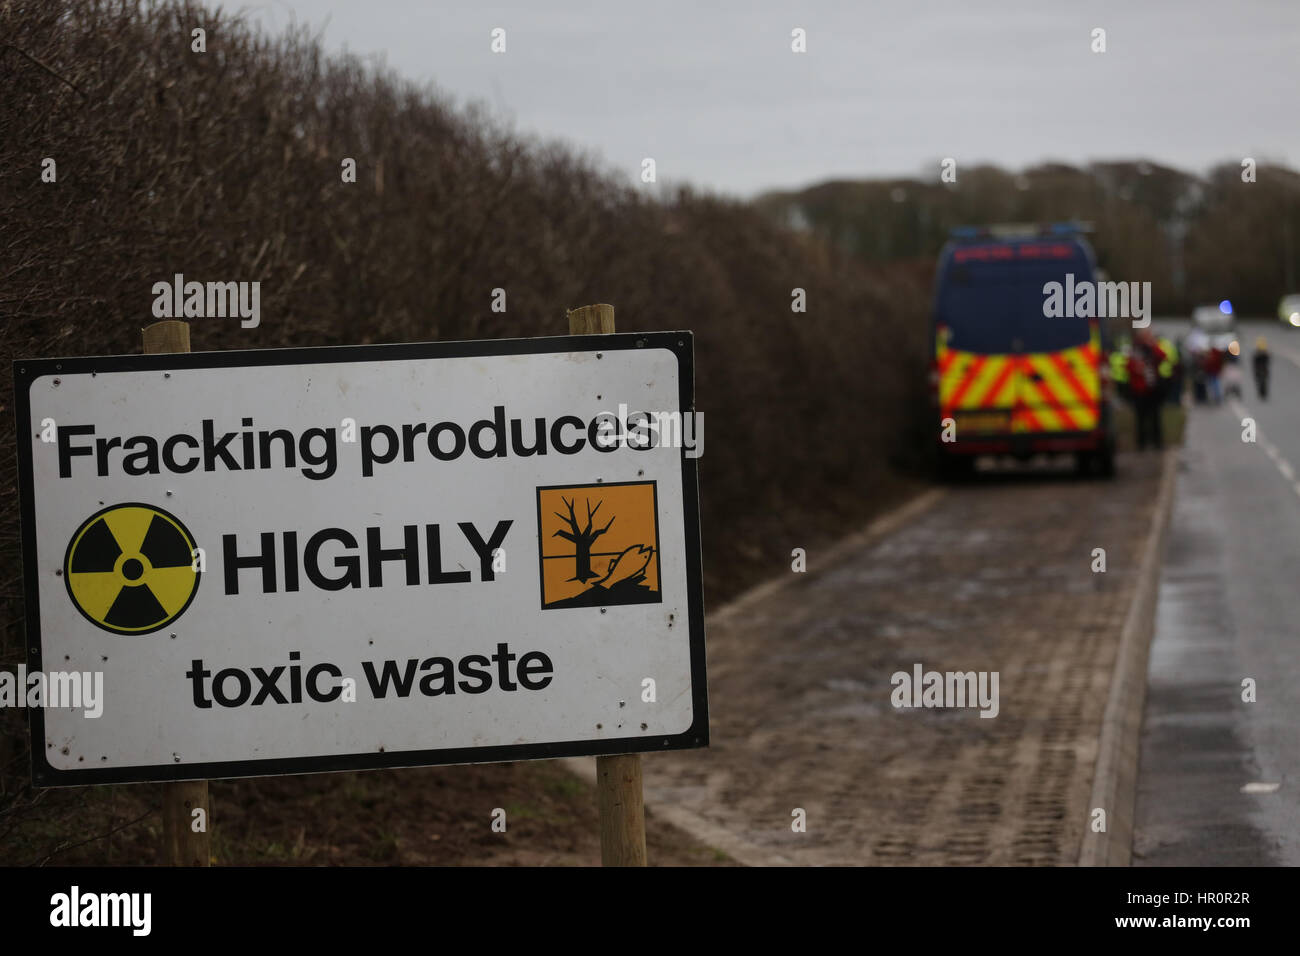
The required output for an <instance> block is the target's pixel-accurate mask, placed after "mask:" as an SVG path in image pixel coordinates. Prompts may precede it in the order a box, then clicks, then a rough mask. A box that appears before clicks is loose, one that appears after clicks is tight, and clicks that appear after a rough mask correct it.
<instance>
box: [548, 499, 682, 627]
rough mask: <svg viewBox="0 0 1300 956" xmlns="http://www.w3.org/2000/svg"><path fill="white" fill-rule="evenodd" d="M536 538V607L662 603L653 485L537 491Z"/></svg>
mask: <svg viewBox="0 0 1300 956" xmlns="http://www.w3.org/2000/svg"><path fill="white" fill-rule="evenodd" d="M580 504H581V508H579V505H580ZM584 513H585V517H584ZM537 531H538V552H539V554H538V558H539V561H538V563H539V565H540V575H541V591H542V607H543V608H547V609H549V608H578V607H613V606H618V605H624V604H657V603H659V602H660V601H662V600H663V594H662V592H661V590H660V577H659V514H658V499H657V493H656V488H655V483H654V482H652V481H634V482H612V483H609V484H595V485H557V486H552V487H545V488H538V489H537Z"/></svg>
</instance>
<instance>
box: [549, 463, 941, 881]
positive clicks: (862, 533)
mask: <svg viewBox="0 0 1300 956" xmlns="http://www.w3.org/2000/svg"><path fill="white" fill-rule="evenodd" d="M946 493H947V492H946V491H945V489H943V488H930V489H927V490H924V491H921V492H919V493H918V494H916V495H914V496H913V497H911V498H908V499H907V500H906V501H904V502H902V503H901V504H899V505H897V506H896V507H894V508H893V509H891V510H889V511H887V512H885V513H884V514H882V515H880V516H878V517H876V518H875V519H874V520H872V521H871V522H870V523H868V524H867V526H866V527H865V528H862V529H860V530H858V531H855V532H853V533H852V534H849V535H847V536H845V537H843V538H841V539H839V540H838V541H836V542H835V543H834V544H833V545H831V546H830V547H829V548H827V549H826V550H825V551H823V552H819V554H818V557H817V565H818V566H819V567H828V568H830V567H835V565H836V562H837V561H838V559H839V558H840V557H841V556H843V555H846V554H849V553H852V552H854V551H856V550H858V549H861V548H865V547H868V546H869V545H871V544H874V543H875V542H877V541H879V540H881V539H883V538H885V537H887V536H888V535H890V534H892V533H893V532H895V531H897V530H898V529H899V528H900V527H902V526H903V525H904V524H906V523H907V522H909V521H911V520H912V519H913V518H916V517H918V516H920V515H922V514H924V513H925V512H926V511H929V510H930V509H931V508H932V507H934V505H936V504H938V502H939V501H940V500H942V499H943V497H944V495H945V494H946ZM814 571H815V569H814ZM797 580H799V576H797V575H789V574H787V575H783V576H778V577H775V578H769V579H768V580H766V581H763V582H761V583H760V584H757V585H755V586H754V587H752V588H750V589H749V590H748V591H746V592H745V593H743V594H741V595H740V596H739V597H737V598H735V599H733V600H732V601H730V602H729V603H727V604H725V605H724V606H723V607H721V608H719V609H718V610H717V611H716V612H715V613H713V614H710V615H708V617H707V619H706V621H705V628H706V631H707V628H708V626H709V624H716V623H718V622H719V621H723V620H726V619H727V618H730V617H734V616H735V615H736V614H738V613H741V612H743V611H744V610H745V609H746V608H749V607H751V606H752V605H754V604H755V603H757V602H759V601H761V600H763V599H764V598H766V597H768V596H770V595H772V594H774V593H775V592H777V591H780V590H782V589H783V588H787V587H790V586H791V585H792V583H793V582H795V581H797ZM560 763H561V764H562V765H563V766H564V767H565V768H566V769H567V770H568V771H569V772H570V773H572V774H574V775H575V776H577V777H580V778H581V779H583V780H585V781H587V782H588V783H590V784H591V785H592V786H593V787H594V786H595V785H596V758H595V757H565V758H562V759H561V760H560ZM647 776H648V773H647ZM646 790H647V791H652V790H653V787H650V786H646ZM645 806H646V811H647V813H651V814H653V815H654V816H656V817H658V818H659V819H661V820H664V821H666V822H668V823H669V824H671V825H672V826H674V827H676V828H677V829H679V830H681V831H682V832H683V833H686V834H687V835H688V836H690V837H691V838H692V839H694V840H697V841H699V842H700V843H702V844H704V845H705V846H709V847H713V848H714V849H717V850H721V851H722V852H723V853H726V854H727V855H728V856H729V857H731V858H732V859H733V860H735V861H736V862H737V863H739V864H740V865H742V866H788V865H790V863H791V860H790V859H789V858H787V857H785V856H783V855H781V854H780V853H778V852H776V851H774V850H770V849H768V848H765V847H760V846H757V845H755V844H753V843H750V842H749V841H748V840H745V839H744V838H743V837H741V836H739V835H737V834H735V833H733V832H732V831H730V830H727V829H725V828H723V827H720V826H718V825H717V824H715V823H712V822H711V821H709V820H706V819H705V818H703V817H701V816H700V815H699V814H696V813H692V812H691V811H690V810H687V809H685V808H684V807H679V806H676V805H674V804H671V803H667V802H663V803H660V802H652V801H650V800H649V799H647V800H646V801H645Z"/></svg>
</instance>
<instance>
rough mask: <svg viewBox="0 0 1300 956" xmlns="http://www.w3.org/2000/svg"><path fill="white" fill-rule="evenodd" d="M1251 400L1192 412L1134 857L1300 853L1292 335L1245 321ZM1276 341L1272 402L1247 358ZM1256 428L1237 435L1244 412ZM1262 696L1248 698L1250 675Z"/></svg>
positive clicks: (1198, 861) (1159, 860) (1247, 861)
mask: <svg viewBox="0 0 1300 956" xmlns="http://www.w3.org/2000/svg"><path fill="white" fill-rule="evenodd" d="M1239 332H1240V340H1241V343H1242V347H1243V356H1242V357H1243V359H1245V360H1246V364H1245V366H1244V369H1243V371H1244V373H1245V375H1244V385H1245V387H1244V395H1243V397H1242V398H1241V399H1240V400H1227V401H1225V402H1224V404H1223V405H1221V406H1219V407H1217V408H1216V407H1211V406H1194V407H1193V408H1191V410H1190V413H1189V417H1188V423H1187V430H1186V437H1185V447H1184V449H1183V451H1182V452H1181V461H1180V469H1179V475H1178V486H1177V492H1176V497H1175V501H1174V512H1173V515H1172V521H1171V524H1170V528H1169V534H1168V539H1167V551H1166V556H1165V564H1164V568H1163V573H1162V578H1161V584H1160V596H1159V602H1158V607H1157V612H1156V636H1155V640H1154V643H1153V644H1152V648H1151V660H1150V666H1149V671H1148V691H1147V700H1146V710H1145V719H1144V724H1143V731H1142V749H1141V756H1140V764H1139V773H1138V795H1137V826H1136V832H1135V836H1134V863H1135V865H1148V866H1151V865H1269V864H1273V865H1289V866H1295V865H1298V864H1300V800H1298V794H1300V789H1298V787H1300V586H1297V580H1296V578H1297V574H1298V573H1300V330H1290V329H1286V328H1284V327H1282V326H1281V325H1280V323H1276V322H1273V323H1265V322H1254V323H1242V324H1241V326H1240V328H1239ZM1258 335H1264V336H1265V337H1266V338H1267V339H1268V341H1269V344H1270V347H1271V348H1272V350H1273V375H1272V379H1273V380H1272V388H1271V390H1270V395H1269V399H1268V400H1267V401H1261V400H1259V399H1258V398H1257V396H1256V395H1255V391H1254V387H1253V384H1252V379H1251V375H1250V371H1249V364H1248V363H1249V356H1250V354H1251V353H1252V352H1253V351H1254V347H1255V339H1256V337H1257V336H1258ZM1247 417H1250V418H1253V419H1254V420H1255V422H1256V423H1257V426H1258V428H1257V435H1256V439H1257V440H1256V441H1254V442H1248V441H1243V438H1242V434H1243V424H1242V421H1243V419H1244V418H1247ZM1246 679H1252V680H1254V681H1255V684H1256V692H1255V693H1256V701H1255V702H1254V703H1247V702H1245V701H1243V699H1242V697H1243V681H1244V680H1246Z"/></svg>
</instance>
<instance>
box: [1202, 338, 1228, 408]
mask: <svg viewBox="0 0 1300 956" xmlns="http://www.w3.org/2000/svg"><path fill="white" fill-rule="evenodd" d="M1201 366H1202V368H1203V369H1204V370H1205V384H1206V385H1207V386H1208V387H1209V389H1210V401H1211V402H1213V403H1214V404H1215V405H1221V404H1223V387H1222V386H1221V385H1220V382H1219V376H1220V375H1221V374H1223V352H1222V350H1220V349H1217V348H1215V347H1214V346H1213V345H1211V346H1210V347H1209V348H1207V349H1206V350H1205V355H1204V356H1203V357H1202V359H1201Z"/></svg>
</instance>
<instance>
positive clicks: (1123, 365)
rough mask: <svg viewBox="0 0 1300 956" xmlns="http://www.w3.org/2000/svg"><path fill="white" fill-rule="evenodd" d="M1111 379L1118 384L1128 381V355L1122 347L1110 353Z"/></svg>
mask: <svg viewBox="0 0 1300 956" xmlns="http://www.w3.org/2000/svg"><path fill="white" fill-rule="evenodd" d="M1110 379H1111V381H1112V382H1114V383H1115V384H1116V385H1124V384H1127V382H1128V356H1127V355H1125V354H1124V352H1123V350H1121V349H1115V351H1113V352H1111V353H1110Z"/></svg>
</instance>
